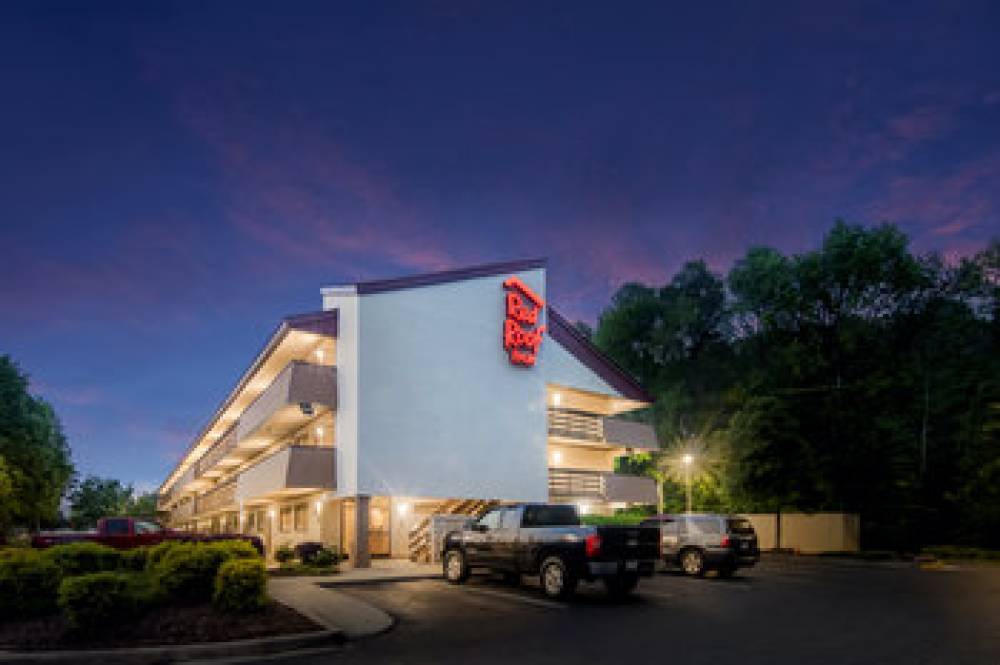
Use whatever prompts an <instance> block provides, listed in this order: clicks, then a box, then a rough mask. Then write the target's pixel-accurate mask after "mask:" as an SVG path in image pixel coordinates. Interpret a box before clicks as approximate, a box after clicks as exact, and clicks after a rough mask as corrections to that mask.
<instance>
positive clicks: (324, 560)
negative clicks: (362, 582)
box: [310, 547, 340, 566]
mask: <svg viewBox="0 0 1000 665" xmlns="http://www.w3.org/2000/svg"><path fill="white" fill-rule="evenodd" d="M339 561H340V555H339V554H337V550H335V549H332V548H327V547H323V548H321V549H320V550H319V551H318V552H316V554H314V555H313V558H312V561H311V562H310V563H312V565H314V566H333V565H335V564H336V563H337V562H339Z"/></svg>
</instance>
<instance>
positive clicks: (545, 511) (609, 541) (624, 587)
mask: <svg viewBox="0 0 1000 665" xmlns="http://www.w3.org/2000/svg"><path fill="white" fill-rule="evenodd" d="M659 548H660V532H659V530H658V529H656V528H650V527H639V526H634V527H632V526H582V525H580V520H579V516H578V515H577V513H576V509H575V508H574V507H573V506H569V505H550V504H515V505H511V506H501V507H499V508H496V509H494V510H491V511H490V512H488V513H487V514H485V515H484V516H483V517H482V518H480V519H479V521H477V522H475V523H473V524H470V525H469V526H468V527H466V528H465V529H463V530H462V531H457V532H453V533H450V534H448V536H447V537H446V538H445V540H444V546H443V550H442V561H443V563H444V575H445V578H446V579H447V580H448V581H449V582H452V583H455V584H458V583H461V582H464V581H465V580H466V579H467V578H468V576H469V573H470V571H471V570H472V569H473V568H487V569H490V570H494V571H498V572H500V573H502V574H503V575H504V576H505V577H507V578H509V579H510V580H511V581H514V580H517V579H519V578H520V576H521V575H539V576H540V578H541V582H542V589H543V591H544V592H545V593H546V595H549V596H552V597H556V598H565V597H567V596H569V595H571V594H572V593H573V591H574V590H575V587H576V583H577V582H578V581H580V580H586V581H595V580H602V581H603V582H604V584H605V586H607V588H608V591H609V592H611V593H613V594H624V593H628V592H630V591H632V590H633V589H634V588H635V586H636V584H637V583H638V581H639V577H640V576H646V575H652V574H653V570H654V567H655V565H656V560H657V558H658V557H659V553H660V549H659Z"/></svg>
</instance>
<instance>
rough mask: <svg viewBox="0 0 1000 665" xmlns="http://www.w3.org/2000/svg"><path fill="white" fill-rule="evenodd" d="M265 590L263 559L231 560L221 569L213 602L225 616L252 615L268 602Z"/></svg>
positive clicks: (265, 579)
mask: <svg viewBox="0 0 1000 665" xmlns="http://www.w3.org/2000/svg"><path fill="white" fill-rule="evenodd" d="M266 587H267V576H266V575H265V573H264V562H263V561H262V560H261V559H259V558H257V559H230V560H229V561H226V562H225V563H223V564H222V565H221V566H219V572H218V573H217V574H216V576H215V593H214V594H213V595H212V601H213V602H214V603H215V605H216V607H218V608H219V609H221V610H224V611H226V612H253V611H256V610H259V609H261V608H262V607H264V603H265V602H267V594H266V593H265V589H266Z"/></svg>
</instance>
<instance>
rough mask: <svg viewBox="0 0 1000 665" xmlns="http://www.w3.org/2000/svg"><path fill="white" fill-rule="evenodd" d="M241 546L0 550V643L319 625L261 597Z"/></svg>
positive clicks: (176, 640) (198, 637)
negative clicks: (120, 549)
mask: <svg viewBox="0 0 1000 665" xmlns="http://www.w3.org/2000/svg"><path fill="white" fill-rule="evenodd" d="M266 586H267V576H266V572H265V568H264V562H263V560H262V559H261V558H260V556H259V555H258V553H257V551H256V550H255V549H254V548H253V547H252V546H250V545H249V544H248V543H245V542H239V541H220V542H212V543H182V542H164V543H161V544H159V545H156V546H154V547H149V548H137V549H133V550H124V551H119V550H115V549H113V548H110V547H106V546H103V545H98V544H96V543H73V544H69V545H60V546H57V547H52V548H50V549H47V550H33V549H26V548H8V549H3V550H0V649H5V650H19V651H21V650H53V649H91V648H94V649H97V648H109V647H146V646H157V645H179V644H198V643H207V642H224V641H231V640H246V639H254V638H264V637H272V636H279V635H291V634H302V633H309V632H314V631H320V630H322V629H321V627H320V626H318V625H317V624H315V623H314V622H313V621H311V620H309V619H307V618H305V617H303V616H301V615H300V614H298V613H297V612H295V611H294V610H292V609H290V608H288V607H286V606H284V605H282V604H280V603H277V602H275V601H273V600H270V599H268V598H267V594H266Z"/></svg>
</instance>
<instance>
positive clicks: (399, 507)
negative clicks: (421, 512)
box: [396, 501, 410, 515]
mask: <svg viewBox="0 0 1000 665" xmlns="http://www.w3.org/2000/svg"><path fill="white" fill-rule="evenodd" d="M396 512H397V513H398V514H399V515H406V514H408V513H409V512H410V504H409V503H407V502H406V501H403V502H402V503H397V504H396Z"/></svg>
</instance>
